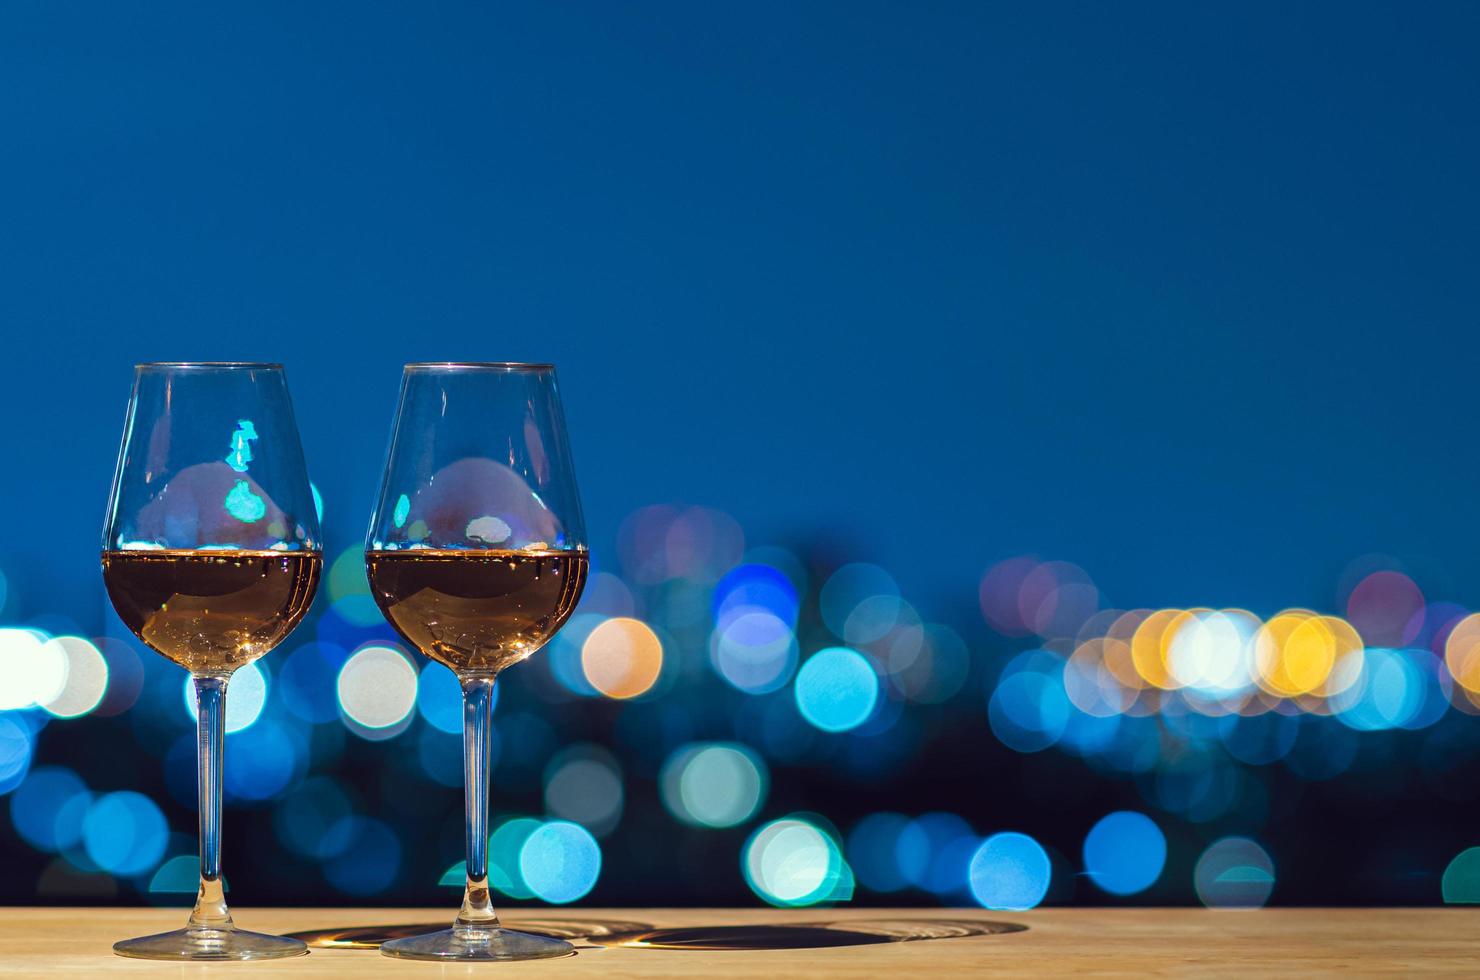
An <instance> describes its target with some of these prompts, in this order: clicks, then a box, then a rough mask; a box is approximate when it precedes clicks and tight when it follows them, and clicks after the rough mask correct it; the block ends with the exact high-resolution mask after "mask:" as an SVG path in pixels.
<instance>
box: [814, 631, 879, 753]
mask: <svg viewBox="0 0 1480 980" xmlns="http://www.w3.org/2000/svg"><path fill="white" fill-rule="evenodd" d="M878 700H879V675H878V674H876V673H875V672H874V668H873V666H872V665H871V664H870V663H869V662H868V658H866V657H865V656H864V655H863V654H861V653H859V652H858V651H857V650H852V649H849V648H848V647H828V648H827V649H825V650H819V651H818V652H816V653H814V654H813V655H812V656H811V657H810V658H809V659H808V660H807V662H806V663H804V664H802V669H801V670H800V671H799V672H798V673H797V678H796V702H797V709H798V710H799V711H800V712H801V713H802V717H803V718H805V719H807V721H809V722H811V723H812V724H813V725H814V726H816V727H817V728H820V729H822V730H823V731H825V732H846V731H848V730H849V729H851V728H857V727H858V726H859V725H861V724H863V723H864V722H865V721H867V720H868V718H869V715H871V714H873V710H874V706H875V705H876V704H878Z"/></svg>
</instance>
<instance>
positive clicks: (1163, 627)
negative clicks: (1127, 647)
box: [1131, 609, 1183, 691]
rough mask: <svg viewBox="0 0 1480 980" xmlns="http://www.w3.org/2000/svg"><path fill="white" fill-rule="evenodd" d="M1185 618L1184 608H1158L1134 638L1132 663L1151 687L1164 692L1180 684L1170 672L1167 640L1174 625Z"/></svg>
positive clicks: (1132, 639) (1132, 641) (1139, 625)
mask: <svg viewBox="0 0 1480 980" xmlns="http://www.w3.org/2000/svg"><path fill="white" fill-rule="evenodd" d="M1182 615H1183V611H1182V610H1181V609H1158V610H1157V611H1156V612H1154V613H1151V614H1150V615H1148V616H1147V617H1146V618H1145V619H1143V620H1141V622H1140V623H1139V624H1138V625H1137V626H1136V632H1135V635H1134V636H1132V637H1131V661H1132V663H1134V664H1135V667H1136V673H1137V674H1139V675H1140V676H1141V680H1143V681H1145V682H1146V683H1147V684H1149V685H1151V686H1152V687H1159V688H1161V689H1162V690H1164V691H1165V690H1171V689H1172V688H1174V687H1176V686H1177V682H1176V681H1175V680H1173V679H1172V676H1171V674H1170V673H1169V672H1168V671H1167V662H1166V657H1165V656H1164V655H1163V649H1164V647H1163V639H1164V638H1165V636H1166V634H1167V632H1168V630H1169V628H1170V627H1171V624H1172V623H1173V622H1174V621H1176V620H1177V618H1178V617H1180V616H1182Z"/></svg>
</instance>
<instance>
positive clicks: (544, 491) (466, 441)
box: [365, 363, 587, 961]
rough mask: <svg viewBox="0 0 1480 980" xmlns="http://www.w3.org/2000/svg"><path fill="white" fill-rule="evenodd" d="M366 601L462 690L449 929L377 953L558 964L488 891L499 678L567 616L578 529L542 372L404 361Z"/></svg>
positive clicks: (571, 479)
mask: <svg viewBox="0 0 1480 980" xmlns="http://www.w3.org/2000/svg"><path fill="white" fill-rule="evenodd" d="M365 567H366V571H367V574H368V575H369V578H370V588H371V592H372V593H373V594H374V596H375V601H376V603H378V604H379V606H380V609H381V612H383V613H384V614H385V617H386V619H387V620H389V621H390V624H391V626H393V627H394V628H395V630H396V632H397V633H399V634H401V636H403V637H405V639H406V641H407V642H408V643H410V644H411V645H412V646H414V647H416V648H417V649H418V650H420V651H421V652H422V653H424V654H426V655H427V656H428V657H430V658H431V659H433V660H435V661H437V662H438V663H440V664H443V665H444V666H446V667H448V668H449V669H451V670H452V672H453V673H454V674H456V675H457V678H458V681H459V683H460V684H461V686H462V692H463V778H464V803H465V805H466V807H467V842H466V843H467V858H468V861H467V885H466V888H465V889H464V892H463V902H462V909H461V910H460V911H459V912H458V914H457V918H456V919H455V920H454V921H453V924H452V928H451V929H443V930H441V931H439V932H433V933H428V934H426V935H422V936H411V937H408V938H405V939H397V940H394V941H392V942H388V943H385V944H384V945H383V946H381V947H380V951H381V952H382V953H384V954H385V955H386V956H395V957H401V958H404V959H414V960H441V961H464V960H523V959H537V958H541V957H546V956H563V955H565V954H567V953H570V952H571V951H573V949H574V947H573V946H571V944H570V943H567V942H564V941H563V940H559V939H549V938H546V937H543V936H532V935H529V934H527V933H522V932H515V931H513V930H510V929H504V928H502V927H501V926H500V925H499V920H498V914H497V913H496V912H495V911H494V909H493V903H492V901H491V900H490V898H489V893H488V773H489V752H490V747H491V746H490V741H489V705H490V700H491V698H492V695H493V683H494V678H495V677H497V676H498V673H499V671H501V670H503V669H504V668H505V667H507V666H509V665H510V664H515V663H518V662H519V661H521V660H523V659H525V658H526V657H528V656H529V655H530V654H532V653H534V652H535V651H536V650H538V649H539V648H540V647H541V646H543V645H544V644H545V643H546V642H548V641H549V639H550V638H551V637H552V636H554V635H555V633H556V631H557V630H559V629H560V627H561V626H563V625H564V624H565V621H566V620H567V619H568V618H570V614H571V611H572V610H574V609H575V605H576V601H577V600H578V599H579V598H580V596H581V589H582V587H583V586H584V585H585V583H586V567H587V552H586V532H585V527H584V525H583V522H582V519H581V504H580V500H579V498H578V497H577V495H576V482H575V472H574V470H573V468H572V465H571V456H570V446H569V444H568V442H567V440H566V434H565V418H564V416H563V414H562V412H561V408H560V396H559V394H558V392H557V390H556V386H555V369H554V368H553V367H551V366H550V365H548V364H489V363H444V364H408V365H407V366H406V370H405V373H404V374H403V375H402V378H401V402H400V406H399V407H398V408H397V411H396V421H395V426H394V428H393V430H392V433H391V444H390V451H389V453H388V458H387V460H386V465H385V478H384V482H383V483H382V484H381V488H380V499H379V501H378V503H377V504H376V507H375V515H374V517H372V518H371V520H370V531H369V535H368V537H367V539H366V542H365Z"/></svg>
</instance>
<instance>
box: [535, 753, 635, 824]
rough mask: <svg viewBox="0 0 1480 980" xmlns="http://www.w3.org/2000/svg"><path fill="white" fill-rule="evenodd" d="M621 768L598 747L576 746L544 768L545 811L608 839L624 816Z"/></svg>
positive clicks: (613, 758)
mask: <svg viewBox="0 0 1480 980" xmlns="http://www.w3.org/2000/svg"><path fill="white" fill-rule="evenodd" d="M624 796H625V793H624V791H623V789H622V771H621V766H620V764H619V763H618V762H617V759H616V757H615V756H613V755H612V754H611V753H610V752H608V751H607V750H605V749H603V748H601V747H600V746H597V745H591V744H584V745H573V746H571V747H570V748H568V749H566V750H565V751H563V752H561V753H560V754H559V755H557V756H556V757H555V758H554V759H552V760H550V764H549V765H548V766H546V767H545V810H546V812H548V813H550V814H552V815H554V816H557V817H561V818H563V819H565V820H569V821H572V822H574V823H578V824H580V825H581V826H583V827H585V828H586V829H587V830H589V831H590V832H591V833H592V834H593V835H594V836H596V837H605V836H606V835H607V834H609V833H611V832H612V830H614V829H615V828H616V826H617V822H618V821H619V820H620V819H621V817H622V807H623V800H624Z"/></svg>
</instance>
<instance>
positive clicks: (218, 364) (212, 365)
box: [134, 361, 283, 371]
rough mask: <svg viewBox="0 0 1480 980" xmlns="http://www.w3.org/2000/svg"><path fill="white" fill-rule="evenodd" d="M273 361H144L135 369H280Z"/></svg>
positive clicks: (280, 366) (279, 365) (135, 366)
mask: <svg viewBox="0 0 1480 980" xmlns="http://www.w3.org/2000/svg"><path fill="white" fill-rule="evenodd" d="M282 369H283V366H282V365H281V364H278V363H276V362H273V361H145V362H144V363H142V364H135V365H134V370H135V371H281V370H282Z"/></svg>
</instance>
